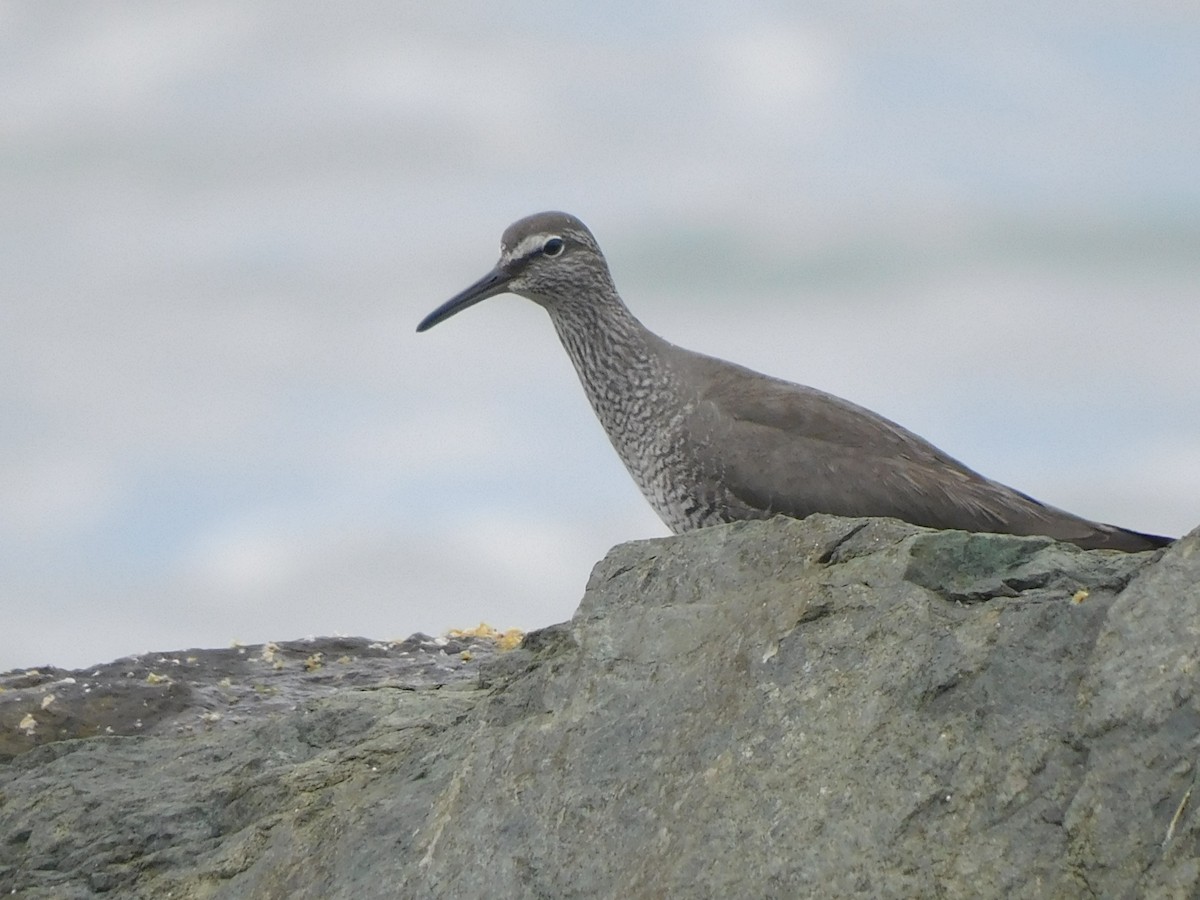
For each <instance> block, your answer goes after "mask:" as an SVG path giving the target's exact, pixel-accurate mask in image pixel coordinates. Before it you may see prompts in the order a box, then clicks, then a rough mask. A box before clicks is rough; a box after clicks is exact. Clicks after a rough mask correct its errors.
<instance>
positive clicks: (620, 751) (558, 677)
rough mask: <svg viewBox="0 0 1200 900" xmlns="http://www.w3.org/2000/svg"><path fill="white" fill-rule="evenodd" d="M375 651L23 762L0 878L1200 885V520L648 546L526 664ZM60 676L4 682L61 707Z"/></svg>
mask: <svg viewBox="0 0 1200 900" xmlns="http://www.w3.org/2000/svg"><path fill="white" fill-rule="evenodd" d="M364 646H369V647H375V648H378V645H365V644H364ZM422 647H423V648H424V649H422ZM417 650H420V651H421V652H423V653H426V654H433V653H436V652H437V651H436V648H434V647H431V646H424V645H422V646H421V647H417V648H416V649H415V650H414V649H413V648H410V651H411V652H412V653H413V654H415V655H418V656H419V655H420V654H419V653H417ZM378 655H379V656H380V659H377V660H376V661H375V663H371V664H370V665H368V663H370V661H369V660H364V661H363V665H362V666H359V667H358V669H356V671H359V670H362V671H367V672H369V671H370V670H371V666H372V665H378V666H379V667H380V668H381V670H382V671H383V673H384V674H381V675H380V676H379V677H378V678H377V679H375V680H374V681H372V680H371V679H370V678H369V677H367V676H365V675H364V676H361V677H357V678H355V679H352V680H350V681H349V682H348V683H345V684H336V683H335V684H332V686H331V684H330V682H329V681H328V680H327V681H326V682H324V689H323V690H322V691H320V692H316V693H312V694H309V695H306V694H305V692H304V691H303V690H301V689H299V688H298V687H296V686H297V685H303V684H305V683H307V682H306V679H310V680H311V679H312V678H313V677H314V675H313V673H312V672H308V671H305V670H304V669H303V667H301V666H300V665H299V663H298V662H295V663H294V664H289V665H286V666H283V667H282V669H280V668H273V669H272V672H274V673H275V674H274V675H273V676H272V677H275V678H281V679H285V681H286V679H287V677H288V674H287V673H290V675H291V682H286V683H287V684H290V685H291V686H290V687H286V688H285V687H284V682H281V683H280V684H279V687H280V689H281V690H285V689H286V690H290V691H292V693H291V694H287V696H290V697H293V698H294V701H295V702H293V703H292V704H291V705H283V704H275V705H274V706H269V705H268V706H265V707H263V709H262V710H261V713H260V714H249V715H248V714H247V713H246V710H247V708H249V707H247V706H246V703H245V697H246V696H247V694H246V693H242V694H240V695H238V696H239V702H240V703H241V704H242V705H241V706H240V707H239V711H240V719H239V720H238V721H236V722H235V721H233V720H234V719H235V718H237V717H232V716H229V715H222V714H221V711H220V709H219V708H218V707H219V704H220V703H221V702H222V701H221V697H222V694H221V693H220V691H213V690H207V691H206V690H204V687H203V685H202V684H201V683H200V680H198V679H197V678H192V679H191V680H190V681H189V676H187V675H186V672H185V671H184V670H182V669H181V670H179V671H178V672H177V673H176V675H175V681H176V682H177V683H178V682H187V683H188V688H187V691H186V692H184V693H183V694H182V695H181V696H176V697H174V698H173V699H172V701H171V702H170V703H167V704H165V705H164V710H165V711H163V712H162V713H161V715H159V716H158V718H157V719H156V721H158V722H159V723H160V724H159V725H156V726H155V727H154V728H152V729H150V731H151V733H143V732H136V733H134V735H133V736H110V737H104V736H100V737H92V738H84V739H78V738H76V739H71V740H53V741H50V742H47V743H42V744H40V745H39V746H35V747H33V748H32V749H26V750H25V751H24V752H20V753H19V754H18V755H14V756H13V759H12V761H11V762H9V763H8V764H7V765H4V766H0V891H2V892H7V891H15V892H16V894H17V895H19V896H22V897H30V898H43V897H45V898H49V897H53V898H74V897H91V896H94V895H96V894H99V893H102V892H107V896H117V897H155V898H158V897H176V898H201V897H203V898H210V897H229V898H234V897H237V898H244V897H264V898H275V897H278V898H285V897H286V898H293V897H301V898H306V897H311V898H356V900H357V898H372V897H381V898H382V897H388V898H391V897H414V898H424V897H464V896H481V897H546V898H569V897H581V898H582V897H589V898H590V897H621V898H625V897H685V898H687V897H797V896H810V895H812V896H822V897H872V898H875V897H924V896H947V897H955V896H973V897H1017V896H1019V897H1134V896H1138V897H1163V898H1167V897H1191V896H1196V895H1197V893H1198V892H1200V844H1198V841H1200V811H1198V810H1200V792H1195V793H1193V785H1194V783H1195V780H1196V772H1197V769H1196V760H1197V757H1198V750H1200V698H1198V697H1197V686H1198V685H1200V671H1198V669H1197V657H1198V655H1200V532H1193V534H1192V535H1190V536H1189V537H1187V538H1185V539H1183V540H1181V541H1179V542H1178V543H1176V544H1175V545H1173V546H1172V547H1170V548H1168V549H1167V550H1165V551H1161V552H1159V553H1155V554H1140V555H1122V554H1117V553H1108V552H1104V551H1092V552H1085V551H1081V550H1078V549H1076V548H1074V547H1072V546H1069V545H1064V544H1056V543H1053V542H1050V541H1047V540H1043V539H1040V538H1020V537H1008V536H999V535H971V534H964V533H961V532H929V531H924V530H922V529H917V528H913V527H910V526H907V525H903V524H900V523H897V522H893V521H888V520H847V519H835V518H829V517H823V516H814V517H811V518H810V519H808V520H806V521H804V522H795V521H791V520H786V519H780V520H776V521H773V522H754V523H742V524H737V525H732V526H724V527H720V528H714V529H708V530H705V531H701V532H696V533H692V534H689V535H684V536H681V537H675V538H666V539H662V540H654V541H643V542H638V543H633V544H626V545H623V546H620V547H617V548H616V549H614V550H613V551H612V552H611V553H610V554H609V556H608V557H607V558H606V559H605V560H604V561H603V562H601V563H600V564H599V565H598V566H597V567H596V569H595V571H594V573H593V575H592V578H591V581H590V583H589V586H588V590H587V593H586V594H585V596H584V599H583V602H582V604H581V605H580V608H579V610H578V612H577V613H576V615H575V617H574V619H573V620H572V622H571V623H569V624H567V625H562V626H555V627H553V628H550V629H545V630H544V631H541V632H535V633H533V634H531V635H530V636H528V637H527V639H526V641H525V643H524V645H523V646H522V647H521V648H520V649H518V650H515V651H512V652H510V653H503V654H502V653H495V652H491V651H488V650H487V649H486V648H483V647H477V648H474V649H471V648H468V649H467V651H466V652H465V654H464V652H463V651H461V650H460V649H459V648H457V647H456V648H454V654H450V655H447V659H448V660H449V659H450V658H451V656H453V658H454V659H455V660H457V661H456V662H455V663H454V664H437V665H424V664H423V667H422V668H421V669H420V671H421V672H422V673H424V674H422V675H421V677H420V678H415V679H410V680H408V681H406V680H405V676H403V675H402V674H401V675H397V674H396V671H395V670H394V669H389V668H388V665H389V664H387V663H386V656H387V654H386V653H381V654H378ZM444 655H445V654H444ZM464 655H465V656H466V657H470V664H469V665H467V664H465V661H464V659H463V657H464ZM430 658H432V657H430ZM346 664H348V665H349V664H351V663H349V662H348V663H346ZM329 668H331V666H329V665H328V664H327V665H326V670H328V669H329ZM239 671H240V673H241V674H240V675H238V676H237V677H233V678H231V677H230V676H228V675H227V676H225V678H224V679H223V682H224V684H225V690H227V691H228V690H229V689H231V687H232V682H237V683H239V684H241V683H246V684H249V683H252V682H255V680H256V679H257V678H260V677H265V674H258V673H255V672H254V671H252V670H239ZM281 673H283V674H281ZM54 674H55V675H58V674H60V673H54ZM80 675H81V676H82V675H83V673H80ZM24 677H26V678H29V677H31V676H24ZM327 678H328V671H327ZM54 680H55V681H59V682H61V681H62V679H61V678H55V679H54ZM52 683H53V682H49V683H47V684H44V685H40V686H39V685H31V684H25V685H24V686H21V687H18V688H14V689H13V690H12V691H10V692H8V693H9V694H15V695H16V696H17V697H18V698H19V699H20V702H21V703H25V704H26V705H27V706H28V711H27V712H25V713H23V716H24V715H34V716H35V717H36V716H37V714H38V713H37V709H36V707H38V706H39V705H40V704H39V703H38V701H37V691H38V690H39V687H40V688H41V689H42V690H43V691H48V690H51V687H50V686H49V685H50V684H52ZM76 683H78V678H77V682H76ZM210 687H211V686H210ZM7 696H8V694H6V693H0V698H6V697H7ZM189 698H204V699H203V703H199V702H196V703H193V702H191V701H190V700H189ZM3 702H10V701H3ZM139 702H145V698H144V697H143V698H142V699H141V700H140V701H139ZM51 705H52V704H51ZM18 706H19V704H18ZM0 708H2V707H0ZM214 715H216V716H219V717H218V718H214ZM10 718H11V717H10ZM126 718H128V717H127V716H126ZM126 718H122V719H120V721H122V722H123V721H125V720H126ZM22 721H25V722H26V724H28V720H26V719H24V718H22ZM142 727H143V729H145V727H146V726H145V723H142ZM18 749H19V748H18Z"/></svg>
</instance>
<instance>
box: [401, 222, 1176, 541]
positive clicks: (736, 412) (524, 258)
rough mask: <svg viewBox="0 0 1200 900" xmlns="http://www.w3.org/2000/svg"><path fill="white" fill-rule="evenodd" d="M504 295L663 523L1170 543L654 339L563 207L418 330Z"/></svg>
mask: <svg viewBox="0 0 1200 900" xmlns="http://www.w3.org/2000/svg"><path fill="white" fill-rule="evenodd" d="M503 293H512V294H517V295H519V296H522V297H526V298H528V299H530V300H533V301H534V302H535V303H537V304H539V305H540V306H542V307H543V308H544V309H545V310H546V312H548V313H549V314H550V320H551V321H552V322H553V323H554V328H555V330H556V331H557V332H558V336H559V339H560V340H561V341H562V344H563V347H564V348H565V349H566V351H567V355H568V356H570V358H571V362H572V363H573V364H574V366H575V371H576V373H577V374H578V375H579V380H580V381H581V382H582V384H583V389H584V391H585V393H586V394H587V397H588V400H589V401H591V404H592V409H593V410H595V412H596V416H597V417H598V418H599V419H600V423H601V424H602V425H603V426H604V430H605V431H606V432H607V433H608V437H609V440H611V441H612V445H613V447H614V448H616V451H617V454H618V455H619V456H620V457H621V459H622V461H623V462H624V463H625V466H626V467H627V468H628V469H629V472H630V474H631V475H632V476H633V480H634V481H635V482H637V485H638V487H639V488H641V491H642V493H643V494H644V495H645V497H646V499H647V500H648V501H649V502H650V505H651V506H652V507H654V510H655V511H656V512H657V513H658V514H659V516H661V517H662V519H663V521H664V522H665V523H666V524H667V526H668V527H669V528H670V529H671V530H672V531H673V532H675V533H679V532H683V531H690V530H692V529H696V528H703V527H705V526H708V525H716V524H719V523H722V522H733V521H738V520H742V519H763V518H769V517H771V516H775V515H786V516H791V517H793V518H797V519H802V518H804V517H805V516H808V515H810V514H812V513H830V514H832V515H838V516H891V517H894V518H897V519H902V520H903V521H905V522H911V523H912V524H914V525H924V526H927V527H930V528H953V529H960V530H963V531H980V532H999V533H1003V534H1021V535H1044V536H1046V537H1051V538H1054V539H1056V540H1061V541H1069V542H1070V543H1073V544H1076V545H1078V546H1080V547H1083V548H1085V549H1111V550H1125V551H1139V550H1151V549H1154V548H1156V547H1161V546H1164V545H1165V544H1168V543H1170V542H1171V540H1172V539H1171V538H1166V537H1160V536H1158V535H1152V534H1142V533H1141V532H1137V531H1130V530H1128V529H1125V528H1118V527H1116V526H1113V525H1105V524H1102V523H1100V522H1091V521H1089V520H1087V519H1084V518H1081V517H1079V516H1076V515H1072V514H1071V513H1069V512H1066V511H1064V510H1061V509H1057V508H1055V507H1053V506H1049V505H1047V504H1045V503H1041V502H1040V501H1038V500H1035V499H1033V498H1032V497H1030V496H1028V495H1027V494H1023V493H1021V492H1020V491H1017V490H1014V489H1013V488H1010V487H1007V486H1005V485H1003V484H1000V483H999V482H996V481H992V480H991V479H989V478H985V477H984V476H982V475H980V474H979V473H977V472H975V471H973V470H971V469H969V468H967V467H966V466H965V465H963V464H962V463H960V462H959V461H958V460H956V459H954V458H952V457H951V456H949V455H947V454H946V453H943V452H942V451H941V450H939V449H938V448H937V447H935V446H933V444H931V443H929V442H928V441H926V440H925V439H924V438H921V437H919V436H917V435H915V434H913V433H912V432H911V431H908V430H907V429H905V428H902V427H901V426H899V425H897V424H896V423H895V422H891V421H889V420H888V419H885V418H884V417H883V416H880V415H877V414H876V413H873V412H871V411H870V410H868V409H864V408H863V407H861V406H857V405H855V404H853V403H851V402H849V401H847V400H843V399H841V398H840V397H835V396H833V395H832V394H827V393H825V392H824V391H819V390H817V389H816V388H811V387H806V386H804V385H800V384H793V383H791V382H788V381H783V380H781V379H778V378H772V377H770V376H768V375H761V374H759V373H758V372H754V371H752V370H750V369H747V368H744V367H743V366H739V365H736V364H734V363H730V362H725V361H724V360H720V359H716V358H714V357H711V356H705V355H704V354H701V353H696V352H693V351H691V350H686V349H684V348H682V347H677V346H675V345H674V344H670V343H668V342H667V341H665V340H663V339H662V338H660V337H659V336H658V335H656V334H654V333H652V332H651V331H649V330H648V329H647V328H646V327H645V326H644V325H642V323H641V322H639V321H638V320H637V319H636V318H634V316H633V314H632V313H630V311H629V309H628V307H626V305H625V303H624V301H622V300H621V297H620V295H619V294H618V293H617V289H616V287H615V286H614V284H613V280H612V276H611V275H610V274H609V269H608V263H607V261H606V260H605V258H604V254H602V253H601V252H600V246H599V245H598V244H597V243H596V239H595V238H594V237H593V236H592V233H591V232H590V231H589V230H588V229H587V226H585V225H584V224H583V223H582V222H581V221H579V219H577V218H575V217H574V216H572V215H568V214H567V213H562V212H543V213H537V214H536V215H532V216H529V217H527V218H524V219H521V220H520V221H518V222H515V223H513V224H512V225H510V226H509V227H508V228H507V229H506V230H505V232H504V235H503V237H502V238H501V241H500V260H499V261H498V262H497V263H496V265H495V267H494V268H493V269H492V270H491V271H490V272H489V273H488V274H487V275H485V276H484V277H483V278H481V279H480V280H479V281H477V282H475V283H474V284H472V285H471V286H470V287H468V288H466V289H465V290H463V291H462V292H460V293H458V294H456V295H455V296H454V297H452V298H451V299H449V300H447V301H446V302H445V303H443V304H442V305H441V306H439V307H438V308H437V309H435V310H434V311H433V312H431V313H430V314H429V315H428V316H426V317H425V319H424V320H422V322H421V323H420V325H418V326H417V331H425V330H427V329H429V328H432V327H433V326H434V325H437V324H438V323H439V322H443V321H445V320H446V319H448V318H450V317H451V316H453V315H455V314H456V313H459V312H462V311H463V310H464V309H466V308H467V307H469V306H473V305H474V304H476V303H478V302H480V301H481V300H486V299H487V298H488V297H493V296H495V295H497V294H503Z"/></svg>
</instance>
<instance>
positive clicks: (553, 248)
mask: <svg viewBox="0 0 1200 900" xmlns="http://www.w3.org/2000/svg"><path fill="white" fill-rule="evenodd" d="M563 246H564V245H563V239H562V238H556V237H552V238H550V240H548V241H546V243H544V244H542V255H543V256H558V254H560V253H562V252H563Z"/></svg>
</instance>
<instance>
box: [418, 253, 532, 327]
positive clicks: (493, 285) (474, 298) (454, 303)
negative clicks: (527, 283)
mask: <svg viewBox="0 0 1200 900" xmlns="http://www.w3.org/2000/svg"><path fill="white" fill-rule="evenodd" d="M511 279H512V275H511V274H509V273H508V272H506V271H505V270H504V268H503V267H501V266H496V268H494V269H492V271H490V272H488V273H487V274H486V275H484V276H483V277H482V278H480V279H479V280H478V281H477V282H475V283H474V284H473V285H471V286H470V287H469V288H467V289H466V290H463V291H459V292H458V293H457V294H455V295H454V296H453V297H451V298H450V299H449V300H447V301H446V302H445V303H443V304H442V305H441V306H439V307H438V308H437V309H435V310H434V311H433V312H431V313H430V314H429V315H427V316H426V317H425V318H424V319H422V320H421V324H420V325H418V326H417V331H428V330H429V329H430V328H432V327H433V326H434V325H436V324H437V323H438V322H444V321H445V320H446V319H448V318H450V317H451V316H453V315H455V314H456V313H460V312H462V311H463V310H464V309H466V308H467V307H468V306H474V305H475V304H476V303H478V302H479V301H480V300H486V299H487V298H488V297H495V296H496V295H497V294H503V293H504V292H505V291H507V290H508V282H509V281H510V280H511Z"/></svg>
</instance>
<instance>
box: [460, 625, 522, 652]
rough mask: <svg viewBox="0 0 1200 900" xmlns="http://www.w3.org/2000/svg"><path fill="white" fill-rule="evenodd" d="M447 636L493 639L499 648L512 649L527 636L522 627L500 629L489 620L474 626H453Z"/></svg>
mask: <svg viewBox="0 0 1200 900" xmlns="http://www.w3.org/2000/svg"><path fill="white" fill-rule="evenodd" d="M446 637H450V638H481V639H483V640H485V641H492V642H493V643H494V644H495V645H496V649H497V650H511V649H513V647H516V646H517V645H518V644H520V643H521V639H522V638H524V637H525V632H524V631H522V630H521V629H520V628H509V629H507V630H505V631H500V630H499V629H497V628H493V627H492V626H491V625H489V624H488V623H487V622H480V623H479V624H478V625H476V626H475V627H474V628H452V629H450V630H449V631H447V632H446Z"/></svg>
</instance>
